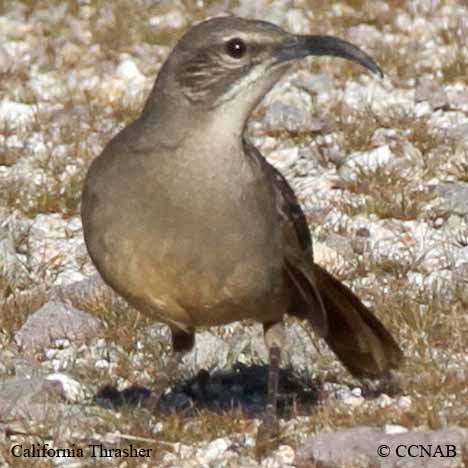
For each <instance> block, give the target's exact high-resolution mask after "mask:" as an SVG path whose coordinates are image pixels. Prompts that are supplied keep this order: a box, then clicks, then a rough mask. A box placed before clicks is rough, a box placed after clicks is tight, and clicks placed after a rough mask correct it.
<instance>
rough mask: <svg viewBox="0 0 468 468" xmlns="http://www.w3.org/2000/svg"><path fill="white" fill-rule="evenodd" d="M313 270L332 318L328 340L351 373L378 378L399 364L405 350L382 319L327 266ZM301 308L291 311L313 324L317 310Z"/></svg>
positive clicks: (314, 266) (316, 267)
mask: <svg viewBox="0 0 468 468" xmlns="http://www.w3.org/2000/svg"><path fill="white" fill-rule="evenodd" d="M312 269H313V274H314V277H315V281H316V285H317V289H318V290H319V292H320V296H321V298H322V302H323V306H324V308H325V310H326V313H327V318H328V333H327V335H326V336H325V337H324V338H325V341H326V342H327V344H328V346H330V348H331V349H332V350H333V352H334V353H335V354H336V355H337V356H338V358H339V359H340V360H341V362H342V363H343V364H344V366H345V367H346V368H347V369H348V370H349V371H350V372H351V374H353V375H354V376H355V377H359V378H362V377H369V378H378V377H382V376H384V375H385V374H387V373H388V371H389V370H390V369H394V368H396V367H398V366H399V365H400V363H401V362H402V359H403V353H402V351H401V349H400V347H399V346H398V344H397V343H396V341H395V340H394V338H393V337H392V335H391V334H390V332H389V331H388V330H387V329H386V328H385V327H384V326H383V324H382V323H381V322H380V321H379V319H378V318H377V317H376V316H375V315H374V314H373V313H372V312H371V311H370V310H369V309H368V308H367V307H366V306H365V305H364V304H363V303H362V302H361V301H360V300H359V298H358V297H357V296H356V295H355V294H354V293H353V292H352V291H351V290H350V289H349V288H348V287H347V286H345V285H344V284H343V283H341V282H340V281H339V280H337V279H336V278H334V277H333V276H332V275H331V274H330V273H328V272H327V271H326V270H325V269H323V268H322V267H320V266H319V265H317V264H313V267H312ZM317 306H319V305H318V304H317ZM301 309H302V310H300V309H298V308H297V307H295V308H294V310H292V311H291V313H292V314H293V315H296V316H300V317H301V318H306V319H308V320H310V321H311V322H312V323H313V322H314V321H313V320H311V318H310V317H309V316H310V315H311V314H314V313H315V312H314V310H311V308H310V307H309V308H307V310H304V308H303V307H301ZM314 309H315V308H314Z"/></svg>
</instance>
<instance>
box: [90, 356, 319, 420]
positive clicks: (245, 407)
mask: <svg viewBox="0 0 468 468" xmlns="http://www.w3.org/2000/svg"><path fill="white" fill-rule="evenodd" d="M267 376H268V366H266V365H253V366H246V365H243V364H236V365H235V366H234V368H233V369H230V370H223V371H216V372H213V373H209V372H208V371H206V370H201V371H200V372H198V374H196V375H195V376H194V377H191V378H189V379H186V380H181V381H179V382H176V383H174V384H173V385H172V386H170V387H166V388H165V389H162V388H158V389H150V388H147V387H143V386H138V385H133V386H131V387H128V388H126V389H124V390H122V391H119V390H117V388H116V387H115V386H114V385H106V386H104V387H103V388H101V389H100V391H99V392H98V394H97V395H96V396H95V402H96V404H98V405H99V406H103V407H106V408H114V409H118V408H120V407H122V406H136V407H143V408H147V409H149V410H150V411H152V412H161V411H163V412H166V411H167V412H171V411H182V412H183V413H185V414H187V415H190V414H191V413H192V412H196V411H197V410H200V409H210V410H212V411H226V410H229V409H232V408H240V409H241V410H242V411H243V412H244V413H245V414H247V415H248V416H251V417H256V416H259V415H261V414H262V412H263V410H264V408H265V404H266V393H267ZM322 389H323V385H322V383H320V382H316V381H310V380H308V381H307V380H306V379H303V378H301V377H299V376H298V375H297V374H295V373H294V372H293V371H292V370H290V369H282V370H281V373H280V389H279V399H278V412H279V415H280V416H282V417H288V416H292V415H298V414H310V411H311V408H314V407H315V406H316V405H317V403H318V401H319V400H320V398H321V393H322Z"/></svg>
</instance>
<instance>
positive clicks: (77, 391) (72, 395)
mask: <svg viewBox="0 0 468 468" xmlns="http://www.w3.org/2000/svg"><path fill="white" fill-rule="evenodd" d="M46 379H47V380H51V381H53V382H60V383H61V384H62V388H63V392H64V395H65V397H66V399H67V400H68V401H70V402H72V403H78V402H82V401H83V400H84V399H85V395H86V394H85V391H84V388H83V386H82V385H81V384H80V383H79V382H78V381H77V380H75V379H72V378H71V377H70V376H69V375H67V374H62V373H55V374H49V375H48V376H47V377H46Z"/></svg>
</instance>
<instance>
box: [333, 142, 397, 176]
mask: <svg viewBox="0 0 468 468" xmlns="http://www.w3.org/2000/svg"><path fill="white" fill-rule="evenodd" d="M395 159H396V156H395V155H394V154H393V152H392V150H391V149H390V146H388V145H384V146H380V147H379V148H375V149H373V150H370V151H359V152H356V153H352V154H350V155H349V156H348V157H347V158H346V161H345V162H344V164H343V165H342V166H341V167H340V169H339V171H338V173H339V175H340V177H341V179H343V180H344V181H346V182H353V181H355V180H358V179H359V176H360V175H361V174H362V173H363V172H364V173H367V172H372V171H376V170H377V169H379V168H384V167H390V166H392V165H393V164H394V163H395Z"/></svg>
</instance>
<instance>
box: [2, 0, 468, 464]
mask: <svg viewBox="0 0 468 468" xmlns="http://www.w3.org/2000/svg"><path fill="white" fill-rule="evenodd" d="M224 14H236V15H239V16H244V17H250V18H261V19H266V20H269V21H272V22H274V23H277V24H279V25H281V26H283V27H284V28H286V29H288V30H290V31H292V32H295V33H318V34H334V35H337V36H340V37H343V38H345V39H348V40H350V41H352V42H354V43H356V44H357V45H359V46H360V47H362V48H363V49H365V50H366V51H367V52H368V53H370V54H371V55H372V56H373V57H374V58H375V59H376V61H377V62H378V63H379V64H380V65H381V66H382V68H383V70H384V72H385V78H384V79H378V78H375V77H373V76H370V75H369V74H367V73H366V72H364V71H363V70H362V69H360V68H359V67H357V66H355V65H353V64H350V63H349V62H345V61H340V60H339V59H329V58H320V59H317V58H316V59H308V60H306V61H304V62H303V63H301V64H299V65H298V66H297V67H296V68H295V69H294V71H293V72H292V73H289V74H288V75H287V76H286V77H285V78H284V79H283V80H282V81H281V82H280V83H279V84H278V85H277V86H276V87H275V88H274V89H273V90H272V91H271V92H270V93H269V95H268V96H267V97H266V98H265V99H264V101H263V102H262V103H261V104H260V105H259V107H258V108H257V109H256V111H255V112H254V115H253V116H252V119H251V121H250V123H249V127H248V136H249V138H250V139H251V140H252V141H253V143H254V144H255V145H256V146H257V147H258V148H259V149H260V150H261V151H262V153H263V154H264V155H265V156H266V157H267V158H268V159H269V160H270V161H271V162H272V163H273V164H274V165H276V167H278V168H279V169H280V170H281V171H282V172H283V173H284V174H285V175H286V177H287V178H288V180H289V181H290V183H291V184H292V185H293V187H294V188H295V190H296V193H297V194H298V196H299V198H300V201H301V203H302V206H303V207H304V211H305V213H306V215H307V219H308V221H309V224H310V227H311V230H312V233H313V237H314V249H315V256H316V261H317V262H318V263H320V264H322V265H324V266H325V267H326V268H327V269H328V270H330V271H331V272H333V273H334V274H335V275H337V276H338V277H339V278H340V279H342V280H344V281H346V283H347V284H349V285H350V286H351V287H352V288H353V289H354V290H355V291H357V292H358V294H359V295H360V296H361V297H362V298H363V299H365V301H366V303H368V304H369V305H371V306H372V307H373V308H374V309H375V310H376V313H377V315H379V317H380V318H381V319H382V320H383V321H384V323H385V324H386V325H387V326H388V327H389V328H390V329H391V331H392V333H393V334H394V335H395V336H396V337H397V338H398V341H399V342H400V343H401V346H402V348H403V350H404V352H405V356H406V360H405V364H404V366H402V369H401V371H399V372H398V373H396V374H395V375H394V376H393V377H392V379H391V380H389V381H385V382H379V383H377V384H376V383H370V382H359V381H356V380H354V379H352V378H351V377H350V376H349V374H347V373H346V371H345V370H344V369H343V368H342V367H341V366H340V364H339V363H338V362H336V360H335V359H334V357H333V355H332V354H331V353H330V352H329V351H328V350H327V349H326V347H325V345H324V344H323V343H322V342H320V341H319V340H318V339H317V338H315V337H313V336H312V334H311V332H310V330H308V329H307V328H306V327H304V326H303V325H302V324H301V323H298V322H293V321H291V322H290V324H289V327H288V348H287V350H286V353H285V357H284V360H283V363H282V366H283V374H282V376H281V398H280V414H281V418H282V419H281V429H282V438H281V441H280V443H279V446H277V447H273V448H271V450H268V451H267V452H266V453H262V454H261V456H260V455H259V453H258V451H256V450H255V434H256V430H257V427H258V424H259V419H258V418H259V415H260V414H261V411H262V408H263V405H264V396H265V385H266V382H265V375H266V366H265V363H266V361H267V359H266V358H267V356H266V350H265V349H264V345H263V338H262V334H261V329H260V328H259V327H258V325H255V324H252V323H235V324H231V325H228V326H225V327H218V328H213V329H210V330H202V331H200V333H198V334H197V342H196V347H195V349H194V350H193V351H192V352H191V353H189V354H188V355H187V356H185V357H184V358H183V359H179V360H176V359H174V358H173V357H172V356H171V354H170V343H169V336H168V331H167V329H166V328H165V327H164V326H162V325H159V324H154V323H151V322H150V321H148V320H147V319H145V318H144V317H141V316H140V315H139V314H138V313H137V312H136V311H134V310H132V309H131V308H129V307H128V306H127V305H126V304H125V303H124V302H123V301H122V300H120V299H119V298H117V297H115V296H114V295H113V293H112V292H111V291H109V290H108V289H107V288H106V287H105V286H104V285H103V284H102V282H101V281H100V280H99V278H97V277H96V276H95V274H96V272H95V270H94V267H93V266H92V264H91V261H90V259H89V257H88V256H87V253H86V249H85V246H84V242H83V236H82V228H81V221H80V218H79V203H80V196H81V185H82V181H83V177H84V175H85V173H86V168H87V167H88V165H89V163H90V162H91V160H92V159H93V158H94V157H95V156H96V155H98V154H99V152H100V151H101V149H102V148H103V145H104V144H105V143H106V142H107V141H108V140H109V139H110V138H111V137H112V135H114V134H115V133H116V132H117V131H118V130H119V129H121V128H122V127H123V126H124V125H125V124H126V123H128V122H129V121H131V120H132V119H134V118H135V117H136V116H137V115H138V112H139V111H140V109H141V108H142V105H143V103H144V100H145V96H146V95H147V93H148V92H149V90H150V88H151V86H152V83H153V81H154V79H155V76H156V74H157V71H158V69H159V67H160V66H161V64H162V62H163V61H164V59H165V57H166V56H167V54H168V53H169V51H170V50H171V47H172V46H173V44H174V43H175V41H176V40H177V38H178V37H179V36H180V35H181V34H182V33H183V32H184V31H185V30H186V29H187V28H188V27H189V26H190V25H191V24H192V23H194V22H196V21H199V20H202V19H204V18H207V17H210V16H215V15H224ZM467 35H468V6H467V5H466V2H465V1H464V0H387V1H379V0H375V1H373V0H347V1H342V2H332V3H328V2H322V1H320V0H297V1H292V0H270V1H267V0H260V1H256V2H251V1H247V0H239V1H229V0H226V1H223V0H219V1H217V0H213V1H203V0H200V1H198V0H197V1H189V0H186V1H175V2H174V1H171V2H169V1H150V0H133V1H130V0H116V1H114V2H105V1H103V0H81V1H76V2H66V1H59V0H53V1H44V0H37V1H30V0H23V1H19V0H5V1H4V2H2V3H0V466H26V464H27V465H28V466H29V465H30V461H31V459H28V458H27V457H28V454H25V453H22V455H21V456H15V453H14V451H13V452H12V449H11V447H12V446H15V445H16V446H18V447H21V450H25V449H28V450H29V449H32V447H36V449H37V450H39V451H40V449H41V447H42V448H44V447H45V448H47V447H49V448H52V449H53V450H56V449H71V448H73V449H74V450H75V452H74V453H72V454H70V453H68V455H70V456H68V455H67V454H60V453H58V454H57V453H56V452H54V454H53V455H52V456H38V457H36V458H35V459H34V462H35V465H34V466H77V467H78V466H88V465H90V464H91V463H93V464H96V465H98V466H100V465H101V464H102V466H122V467H123V466H126V467H128V466H158V467H198V466H200V467H201V466H203V467H206V466H213V467H215V466H216V467H220V466H226V467H237V466H240V467H244V466H245V467H253V466H262V467H269V468H273V467H287V466H304V467H305V466H310V467H312V466H338V467H343V466H422V465H417V464H415V463H416V462H415V461H414V460H413V461H410V458H411V457H409V456H408V457H403V459H395V458H394V457H392V456H391V457H389V459H388V460H386V461H385V459H384V458H381V457H380V458H379V457H378V455H377V452H376V449H377V446H378V445H379V444H381V443H382V441H383V443H386V444H387V445H389V447H390V449H391V450H395V449H394V447H395V446H396V445H395V444H397V442H398V443H407V441H410V442H409V443H414V444H426V446H427V445H428V444H432V445H433V446H437V445H438V444H441V446H442V445H444V444H445V445H444V446H445V447H446V446H447V445H450V444H454V446H455V447H456V456H455V457H448V458H447V457H440V456H439V457H438V456H437V455H435V456H432V457H430V459H429V458H428V457H423V458H424V463H425V464H424V466H444V467H445V466H453V467H458V466H459V467H462V466H468V447H467V440H468V435H467V432H466V429H463V428H466V427H467V426H468V413H467V408H468V393H467V389H468V385H467V382H468V379H467V369H468V353H467V348H468V346H467V343H468V321H467V315H468V314H467V313H466V312H467V311H468V46H467V44H466V37H467ZM398 437H401V438H398ZM402 441H403V442H402ZM46 444H47V445H46ZM92 444H96V445H99V447H102V448H103V449H105V450H111V449H114V450H118V449H123V448H126V449H129V448H130V447H134V448H135V447H136V449H142V450H150V453H149V452H148V453H149V456H137V457H131V458H119V457H118V456H117V452H114V454H113V455H114V456H113V457H107V458H106V457H96V458H92V457H91V452H90V450H91V448H90V445H92ZM392 444H393V445H392ZM324 446H329V447H339V448H340V449H341V450H335V451H333V450H329V451H327V450H323V447H324ZM356 447H360V451H361V452H362V457H359V456H357V455H356V451H355V450H356ZM369 447H370V448H369ZM16 450H20V448H17V449H16ZM79 450H83V451H84V455H83V456H81V455H80V453H79ZM17 453H19V452H17ZM109 453H110V452H109ZM393 455H394V453H393ZM433 455H434V454H433ZM417 462H418V463H420V462H421V460H417ZM426 462H427V463H426ZM320 463H322V464H320ZM385 463H386V464H385ZM398 463H406V464H403V465H401V464H398ZM411 463H413V465H412V464H411ZM430 463H432V464H430Z"/></svg>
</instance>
